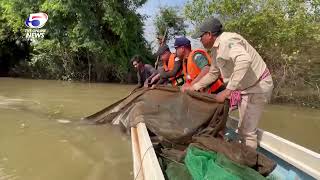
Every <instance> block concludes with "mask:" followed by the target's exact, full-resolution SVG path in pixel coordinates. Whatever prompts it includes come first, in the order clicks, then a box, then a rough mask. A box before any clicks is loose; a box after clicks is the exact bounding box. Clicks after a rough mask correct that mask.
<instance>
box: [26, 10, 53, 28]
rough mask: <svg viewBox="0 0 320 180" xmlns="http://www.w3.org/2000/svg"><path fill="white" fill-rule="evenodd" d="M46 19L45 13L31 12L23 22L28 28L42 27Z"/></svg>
mask: <svg viewBox="0 0 320 180" xmlns="http://www.w3.org/2000/svg"><path fill="white" fill-rule="evenodd" d="M47 21H48V15H47V14H46V13H42V12H40V13H33V14H30V16H29V17H28V19H27V20H26V21H25V24H26V26H27V27H29V28H37V29H39V28H42V27H43V26H44V25H45V24H46V22H47Z"/></svg>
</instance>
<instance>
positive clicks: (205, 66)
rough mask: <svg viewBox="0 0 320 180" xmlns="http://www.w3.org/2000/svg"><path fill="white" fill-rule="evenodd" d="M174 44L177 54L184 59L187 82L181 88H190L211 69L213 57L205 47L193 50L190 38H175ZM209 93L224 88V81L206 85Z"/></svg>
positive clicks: (218, 80)
mask: <svg viewBox="0 0 320 180" xmlns="http://www.w3.org/2000/svg"><path fill="white" fill-rule="evenodd" d="M174 46H175V48H176V54H177V56H178V57H179V58H180V59H183V74H184V76H185V80H186V83H185V84H184V85H183V87H182V88H181V90H182V91H184V90H186V89H188V88H189V87H191V86H192V85H193V84H195V83H196V82H197V81H199V80H200V79H201V78H202V77H203V76H204V75H205V74H206V73H208V71H209V66H210V64H211V58H210V56H209V54H208V53H207V52H206V51H205V50H203V49H194V50H191V43H190V40H189V39H187V38H186V37H179V38H176V39H175V42H174ZM205 88H206V89H205V90H206V91H207V92H208V93H215V92H216V91H219V90H221V89H222V88H223V83H222V81H221V80H220V79H217V80H216V81H214V82H212V83H210V84H208V85H207V86H205Z"/></svg>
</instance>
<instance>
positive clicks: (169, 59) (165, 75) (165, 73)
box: [151, 45, 184, 87]
mask: <svg viewBox="0 0 320 180" xmlns="http://www.w3.org/2000/svg"><path fill="white" fill-rule="evenodd" d="M156 55H157V56H160V60H161V62H162V67H161V68H159V74H158V75H157V76H155V77H154V78H152V80H151V83H152V84H155V82H156V81H157V80H159V79H160V80H159V81H158V82H157V84H164V83H165V82H169V83H171V85H172V86H173V87H176V86H181V85H182V84H183V83H184V79H183V74H182V62H181V60H180V59H179V58H178V57H176V54H175V53H171V52H170V49H169V47H168V45H163V46H161V47H159V50H158V51H157V53H156Z"/></svg>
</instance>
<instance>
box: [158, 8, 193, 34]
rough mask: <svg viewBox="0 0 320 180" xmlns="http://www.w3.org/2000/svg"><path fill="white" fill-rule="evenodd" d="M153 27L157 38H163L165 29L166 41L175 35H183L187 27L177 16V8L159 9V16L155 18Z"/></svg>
mask: <svg viewBox="0 0 320 180" xmlns="http://www.w3.org/2000/svg"><path fill="white" fill-rule="evenodd" d="M154 25H155V27H156V33H157V35H158V36H163V35H164V34H165V31H166V29H167V37H168V39H171V38H173V37H174V36H176V35H185V34H186V30H185V29H186V27H187V25H186V24H185V23H184V18H183V17H182V16H179V15H178V11H177V8H174V7H164V8H160V11H159V15H158V16H157V17H156V18H155V21H154Z"/></svg>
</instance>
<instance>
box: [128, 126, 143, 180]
mask: <svg viewBox="0 0 320 180" xmlns="http://www.w3.org/2000/svg"><path fill="white" fill-rule="evenodd" d="M131 144H132V159H133V175H134V179H135V180H143V179H144V178H143V169H142V167H141V159H140V158H141V155H140V147H139V140H138V133H137V128H131Z"/></svg>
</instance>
